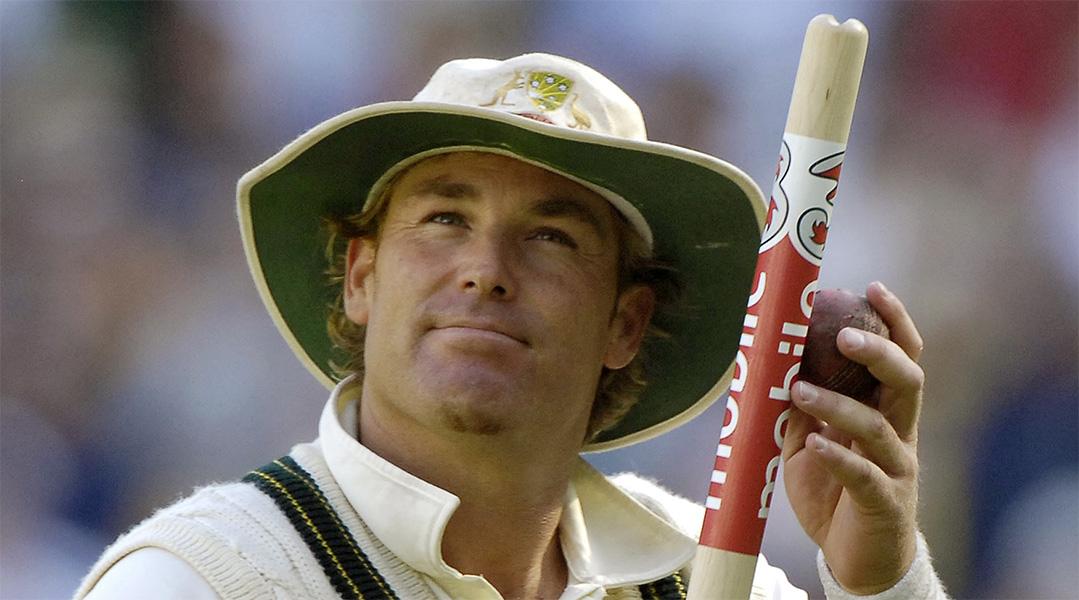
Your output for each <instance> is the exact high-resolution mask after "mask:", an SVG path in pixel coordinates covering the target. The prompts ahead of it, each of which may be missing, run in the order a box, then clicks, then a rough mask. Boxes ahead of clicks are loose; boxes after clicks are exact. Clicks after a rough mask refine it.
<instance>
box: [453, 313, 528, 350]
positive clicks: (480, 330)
mask: <svg viewBox="0 0 1079 600" xmlns="http://www.w3.org/2000/svg"><path fill="white" fill-rule="evenodd" d="M432 329H437V330H442V331H446V332H448V333H459V334H462V335H470V336H476V337H478V338H488V339H491V340H492V341H498V340H502V341H505V340H507V339H508V340H512V341H514V342H517V343H518V344H523V345H525V346H530V345H531V344H529V343H528V340H527V338H525V336H524V335H523V333H522V332H520V331H518V330H517V329H516V328H514V327H511V326H509V325H507V324H505V323H500V322H497V321H493V320H486V319H464V320H449V321H447V322H445V323H443V324H439V325H436V326H435V327H433V328H432Z"/></svg>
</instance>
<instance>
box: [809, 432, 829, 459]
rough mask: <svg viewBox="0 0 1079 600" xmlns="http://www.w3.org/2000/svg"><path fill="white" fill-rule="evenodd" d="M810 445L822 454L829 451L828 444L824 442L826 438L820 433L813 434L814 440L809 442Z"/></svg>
mask: <svg viewBox="0 0 1079 600" xmlns="http://www.w3.org/2000/svg"><path fill="white" fill-rule="evenodd" d="M809 445H810V446H811V447H812V448H813V449H814V450H816V451H817V452H820V453H821V454H824V453H825V452H827V451H828V442H826V441H824V436H822V435H821V434H819V433H814V434H812V439H810V440H809Z"/></svg>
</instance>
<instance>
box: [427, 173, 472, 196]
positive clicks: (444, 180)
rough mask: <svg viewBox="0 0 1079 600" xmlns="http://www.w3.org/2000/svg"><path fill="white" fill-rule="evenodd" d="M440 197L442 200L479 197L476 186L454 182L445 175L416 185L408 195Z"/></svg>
mask: <svg viewBox="0 0 1079 600" xmlns="http://www.w3.org/2000/svg"><path fill="white" fill-rule="evenodd" d="M428 194H432V195H435V196H441V197H443V198H476V197H478V196H479V195H480V192H479V190H478V189H476V186H474V185H472V184H470V183H464V182H461V181H454V180H453V179H451V178H450V177H449V176H447V175H439V176H438V177H433V178H431V179H427V180H425V181H422V182H420V183H419V184H417V186H416V188H415V190H414V191H413V192H412V194H410V195H428Z"/></svg>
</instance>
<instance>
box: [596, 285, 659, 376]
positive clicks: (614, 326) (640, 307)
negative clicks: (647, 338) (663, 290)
mask: <svg viewBox="0 0 1079 600" xmlns="http://www.w3.org/2000/svg"><path fill="white" fill-rule="evenodd" d="M655 309H656V293H655V292H654V291H653V290H652V288H650V287H648V286H645V285H635V286H632V287H630V288H627V289H626V290H624V291H623V292H622V293H621V294H619V296H618V307H617V310H616V311H615V315H614V319H612V320H611V340H610V342H609V343H608V344H607V353H606V354H604V356H603V365H604V366H605V367H607V368H608V369H621V368H622V367H624V366H626V365H628V364H629V363H630V362H631V361H632V360H633V357H635V356H637V351H638V350H640V348H641V342H642V341H644V334H645V332H646V331H647V330H648V324H649V323H650V322H651V321H652V313H653V312H654V311H655Z"/></svg>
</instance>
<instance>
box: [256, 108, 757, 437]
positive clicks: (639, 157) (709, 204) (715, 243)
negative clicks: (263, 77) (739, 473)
mask: <svg viewBox="0 0 1079 600" xmlns="http://www.w3.org/2000/svg"><path fill="white" fill-rule="evenodd" d="M458 146H464V147H471V148H475V149H479V150H482V149H490V150H491V151H495V152H499V153H510V154H513V155H516V156H520V157H521V158H524V159H526V160H528V161H530V162H533V163H535V164H540V165H547V166H549V167H550V168H551V169H554V170H556V171H562V172H565V173H570V174H573V175H574V176H576V177H577V178H579V179H581V180H584V181H587V182H590V183H592V184H594V185H597V186H600V187H602V188H606V189H608V190H610V191H612V192H613V193H615V194H617V195H619V196H621V197H623V198H625V199H626V200H627V201H628V202H629V203H631V204H632V205H633V206H635V207H636V208H637V209H638V210H639V211H640V212H641V214H642V215H643V216H644V218H645V219H646V220H647V222H648V224H649V225H650V227H651V229H652V233H653V238H654V248H655V254H656V256H657V257H659V258H661V259H664V260H667V261H670V262H672V263H673V264H674V265H675V267H676V269H677V270H678V272H679V273H680V275H681V277H682V279H683V281H684V283H685V295H684V301H683V302H682V303H681V305H680V306H679V308H678V310H677V311H676V312H675V313H674V314H667V315H659V316H657V325H659V326H660V327H662V328H663V329H664V330H665V331H667V332H669V333H670V334H671V337H670V338H669V339H664V340H656V341H654V342H651V343H650V345H649V346H648V348H647V355H646V359H647V362H646V369H647V374H648V381H649V382H648V387H647V388H646V389H645V391H644V393H643V394H642V396H641V399H640V401H639V402H638V403H637V404H636V405H635V406H634V407H633V409H632V410H631V411H630V412H629V413H628V414H627V415H626V417H625V418H624V419H623V420H622V421H621V422H620V423H619V424H618V425H616V426H615V427H614V428H612V429H609V430H607V431H604V432H602V433H601V434H600V435H599V436H598V438H597V439H595V440H594V441H592V442H591V443H589V444H588V445H587V446H586V447H585V448H584V450H585V451H598V450H609V449H613V448H618V447H622V446H626V445H629V444H632V443H635V442H638V441H642V440H645V439H648V438H651V437H654V436H656V435H659V434H661V433H664V432H666V431H668V430H670V429H672V428H674V427H676V426H678V425H680V424H681V423H683V422H685V421H688V420H689V419H692V418H693V417H694V416H696V415H698V414H699V413H701V412H702V411H704V410H705V409H706V408H707V407H708V406H709V405H711V404H712V403H713V402H714V401H715V400H716V399H717V398H719V397H720V396H721V395H722V394H723V393H724V392H725V391H726V390H727V387H728V386H729V384H730V381H731V377H732V375H733V373H734V359H735V355H736V353H737V350H738V343H739V338H740V335H741V332H742V322H743V319H744V316H745V309H746V301H747V299H748V297H749V291H750V285H751V280H752V278H753V273H754V269H755V266H756V262H757V251H758V248H759V245H760V234H761V229H762V227H763V221H764V199H763V195H762V194H761V191H760V189H759V188H758V187H757V185H756V184H755V183H753V181H752V180H751V179H750V178H749V177H748V176H747V175H746V174H745V173H743V172H742V171H740V170H739V169H737V168H735V167H733V166H732V165H730V164H728V163H726V162H723V161H721V160H718V159H716V158H714V157H711V156H708V155H706V154H703V153H700V152H695V151H693V150H688V149H685V148H680V147H677V146H672V145H669V144H663V143H658V142H648V141H635V140H626V139H622V138H615V137H611V136H605V135H600V134H596V133H591V132H588V131H581V130H575V129H568V128H564V127H557V126H554V125H549V124H545V123H541V122H538V121H534V120H531V119H526V118H523V117H519V116H516V115H512V114H506V113H501V112H497V111H493V110H487V109H482V108H474V107H469V106H460V105H453V104H441V103H420V102H387V103H382V104H375V105H371V106H367V107H363V108H358V109H355V110H352V111H349V112H346V113H343V114H341V115H338V116H337V117H334V118H332V119H329V120H328V121H325V122H323V123H321V124H320V125H318V126H317V127H315V128H313V129H311V130H310V131H308V132H307V133H305V134H304V135H302V136H300V137H299V138H298V139H296V140H295V141H294V142H292V143H291V144H289V145H288V146H286V147H285V148H284V149H282V150H281V151H280V152H278V153H277V154H276V155H274V156H273V157H271V158H270V159H269V160H267V161H266V162H264V163H263V164H261V165H259V166H258V167H256V168H254V169H252V170H251V171H250V172H248V173H247V174H246V175H244V177H243V178H242V179H241V180H240V182H239V185H238V189H237V199H238V211H239V218H240V227H241V233H242V236H243V243H244V251H245V253H246V255H247V261H248V266H249V267H250V268H251V273H252V276H253V277H254V279H255V283H256V286H257V287H258V290H259V294H260V295H261V297H262V300H263V302H264V303H265V304H266V308H267V310H268V311H269V313H270V315H271V317H272V318H273V321H274V324H275V325H276V326H277V328H278V330H279V331H280V332H281V334H282V335H283V336H284V338H285V340H286V341H287V342H288V344H289V346H290V347H291V348H292V350H293V352H295V353H296V355H297V357H298V358H299V359H300V361H301V362H302V363H303V364H304V366H306V367H307V369H308V370H309V371H311V373H312V374H313V375H314V376H315V377H316V378H317V379H318V380H319V381H321V382H322V383H323V384H324V385H326V386H327V387H333V386H334V385H335V383H336V382H335V379H336V377H335V375H334V373H333V370H332V369H331V367H330V364H331V362H337V363H343V362H346V361H347V357H346V356H343V355H342V354H341V353H340V351H339V350H337V349H335V348H334V347H333V344H332V342H331V341H330V338H329V335H328V334H327V330H326V318H327V316H328V312H329V305H330V302H331V301H332V300H333V298H334V296H335V295H336V290H334V289H331V287H330V286H329V285H327V282H326V278H325V274H324V273H325V271H326V268H327V266H328V265H327V262H326V255H325V242H326V240H325V238H324V237H323V236H321V235H320V229H321V227H322V224H323V221H324V219H325V218H326V217H327V216H330V215H339V216H343V215H347V214H350V213H354V212H356V211H358V210H359V209H360V207H362V206H363V203H364V201H365V200H366V198H367V194H368V191H369V190H370V189H371V187H372V185H374V183H375V182H376V181H377V180H378V179H379V178H380V177H381V176H382V175H383V173H385V172H386V171H387V170H389V169H390V168H392V167H393V166H394V165H396V164H398V163H399V162H401V161H402V160H405V159H407V158H409V157H412V156H414V155H416V154H420V153H426V152H431V151H434V150H437V149H439V148H449V147H458Z"/></svg>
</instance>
